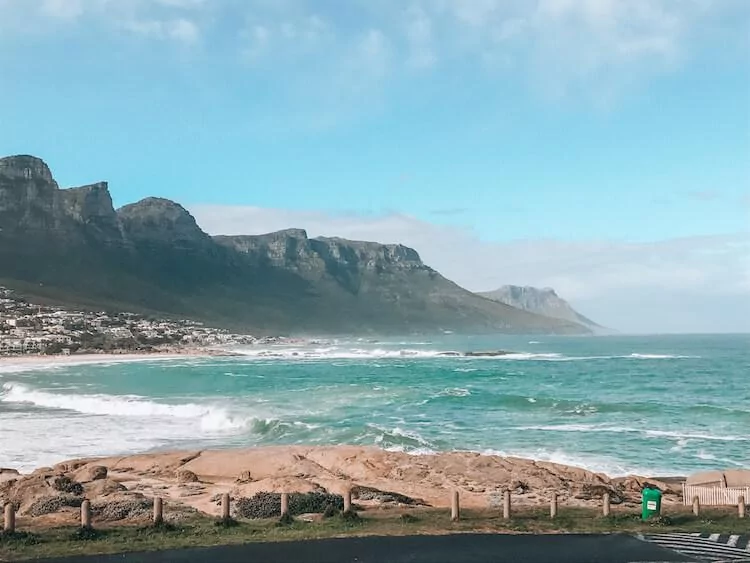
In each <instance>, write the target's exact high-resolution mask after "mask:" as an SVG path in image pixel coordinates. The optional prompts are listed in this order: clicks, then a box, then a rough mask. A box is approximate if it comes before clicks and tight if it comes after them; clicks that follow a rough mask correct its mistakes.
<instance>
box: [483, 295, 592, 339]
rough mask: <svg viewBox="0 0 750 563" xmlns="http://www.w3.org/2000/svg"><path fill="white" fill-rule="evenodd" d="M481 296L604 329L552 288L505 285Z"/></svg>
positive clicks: (526, 309)
mask: <svg viewBox="0 0 750 563" xmlns="http://www.w3.org/2000/svg"><path fill="white" fill-rule="evenodd" d="M479 295H482V296H484V297H486V298H487V299H492V300H493V301H497V302H500V303H505V304H506V305H510V306H511V307H516V308H517V309H521V310H523V311H528V312H530V313H535V314H537V315H543V316H545V317H551V318H554V319H563V320H566V321H570V322H573V323H578V324H581V325H583V326H585V327H587V328H589V329H592V330H594V331H599V330H602V329H603V328H604V327H602V326H600V325H598V324H597V323H595V322H594V321H592V320H591V319H589V318H587V317H584V316H583V315H581V314H580V313H579V312H577V311H576V310H575V309H573V307H571V305H570V303H568V302H567V301H565V299H562V298H561V297H560V296H559V295H557V293H556V292H555V290H554V289H552V288H550V287H545V288H538V287H529V286H518V285H504V286H503V287H501V288H500V289H496V290H495V291H488V292H486V293H480V294H479Z"/></svg>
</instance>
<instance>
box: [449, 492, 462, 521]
mask: <svg viewBox="0 0 750 563" xmlns="http://www.w3.org/2000/svg"><path fill="white" fill-rule="evenodd" d="M460 518H461V509H460V507H459V504H458V491H453V494H452V495H451V522H458V520H459V519H460Z"/></svg>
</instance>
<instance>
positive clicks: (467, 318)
mask: <svg viewBox="0 0 750 563" xmlns="http://www.w3.org/2000/svg"><path fill="white" fill-rule="evenodd" d="M0 285H5V286H6V287H10V288H13V289H16V290H17V291H19V292H21V293H22V294H25V295H27V296H29V297H33V298H37V299H44V300H46V301H49V302H55V303H61V304H65V305H76V306H82V307H86V308H100V309H108V310H114V309H118V310H130V311H136V312H147V313H154V314H163V315H169V316H179V317H189V318H193V319H196V320H203V321H205V322H208V323H212V324H216V325H223V326H227V327H231V328H242V329H244V330H253V331H256V332H257V333H287V334H305V333H307V334H310V333H315V334H322V333H327V334H349V333H377V334H384V333H394V334H395V333H401V334H405V333H411V332H438V331H456V332H473V333H491V332H495V333H556V334H582V333H588V332H590V328H589V326H588V325H586V324H585V323H582V322H581V321H580V320H576V319H575V318H552V317H550V316H544V315H540V314H536V313H535V312H529V311H526V310H522V309H520V308H517V307H514V306H511V305H508V304H506V303H503V302H499V301H495V300H493V299H488V298H486V297H483V296H480V295H476V294H474V293H471V292H469V291H467V290H465V289H463V288H461V287H459V286H458V285H456V284H455V283H453V282H451V281H449V280H447V279H446V278H444V277H443V276H441V275H440V274H439V273H438V272H437V271H435V270H433V269H432V268H430V267H429V266H427V265H425V264H424V263H423V262H422V260H421V259H420V257H419V254H418V253H417V252H416V251H415V250H413V249H411V248H408V247H405V246H402V245H398V244H378V243H373V242H356V241H349V240H344V239H339V238H309V237H308V236H307V234H306V232H305V231H303V230H300V229H289V230H285V231H280V232H276V233H270V234H266V235H256V236H215V237H211V236H209V235H208V234H206V233H205V232H203V231H202V230H201V229H200V227H199V226H198V225H197V224H196V221H195V219H194V218H193V217H192V216H191V215H190V213H189V212H188V211H187V210H186V209H185V208H183V207H182V206H181V205H179V204H178V203H175V202H173V201H170V200H166V199H161V198H147V199H144V200H141V201H139V202H137V203H133V204H131V205H126V206H124V207H121V208H120V209H114V207H113V204H112V198H111V195H110V192H109V188H108V185H107V184H106V183H105V182H99V183H95V184H90V185H86V186H82V187H78V188H70V189H60V187H59V186H58V184H57V182H56V181H55V180H54V178H53V176H52V173H51V172H50V169H49V167H48V166H47V165H46V164H45V163H44V161H42V160H41V159H39V158H36V157H33V156H11V157H6V158H2V159H0Z"/></svg>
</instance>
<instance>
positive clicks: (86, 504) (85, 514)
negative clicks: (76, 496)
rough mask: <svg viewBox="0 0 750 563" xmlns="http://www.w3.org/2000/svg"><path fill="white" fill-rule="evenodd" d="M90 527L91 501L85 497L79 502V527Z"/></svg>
mask: <svg viewBox="0 0 750 563" xmlns="http://www.w3.org/2000/svg"><path fill="white" fill-rule="evenodd" d="M90 527H91V501H90V500H88V499H86V500H84V501H83V502H82V503H81V528H90Z"/></svg>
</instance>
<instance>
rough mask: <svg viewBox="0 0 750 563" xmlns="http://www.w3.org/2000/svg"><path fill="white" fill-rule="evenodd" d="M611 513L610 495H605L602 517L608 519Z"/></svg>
mask: <svg viewBox="0 0 750 563" xmlns="http://www.w3.org/2000/svg"><path fill="white" fill-rule="evenodd" d="M609 513H610V499H609V493H604V496H603V497H602V515H604V516H605V517H607V516H609Z"/></svg>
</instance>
